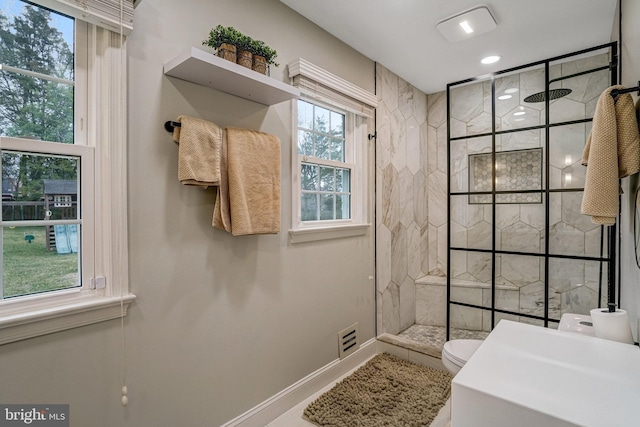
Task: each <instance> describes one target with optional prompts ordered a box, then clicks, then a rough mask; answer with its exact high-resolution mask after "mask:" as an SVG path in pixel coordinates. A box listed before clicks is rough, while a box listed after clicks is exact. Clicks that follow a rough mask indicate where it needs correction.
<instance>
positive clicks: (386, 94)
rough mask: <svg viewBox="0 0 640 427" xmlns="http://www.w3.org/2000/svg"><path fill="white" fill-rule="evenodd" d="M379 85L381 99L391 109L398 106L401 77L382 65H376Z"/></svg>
mask: <svg viewBox="0 0 640 427" xmlns="http://www.w3.org/2000/svg"><path fill="white" fill-rule="evenodd" d="M376 75H377V76H378V77H379V79H378V83H379V85H378V87H379V88H380V94H381V99H383V100H384V102H385V104H386V105H387V106H388V107H389V110H390V111H393V110H396V109H397V108H398V79H399V77H398V76H397V75H395V74H394V73H392V72H391V71H389V70H388V69H386V68H385V67H382V66H377V67H376Z"/></svg>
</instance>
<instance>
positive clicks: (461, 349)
mask: <svg viewBox="0 0 640 427" xmlns="http://www.w3.org/2000/svg"><path fill="white" fill-rule="evenodd" d="M481 344H482V340H469V339H464V340H451V341H447V342H446V343H444V348H443V349H442V364H443V365H444V367H445V368H447V369H448V370H449V372H451V375H455V374H457V373H458V372H459V371H460V369H462V367H463V366H464V364H465V363H467V361H468V360H469V358H470V357H471V356H472V355H473V353H475V352H476V350H477V349H478V347H480V345H481Z"/></svg>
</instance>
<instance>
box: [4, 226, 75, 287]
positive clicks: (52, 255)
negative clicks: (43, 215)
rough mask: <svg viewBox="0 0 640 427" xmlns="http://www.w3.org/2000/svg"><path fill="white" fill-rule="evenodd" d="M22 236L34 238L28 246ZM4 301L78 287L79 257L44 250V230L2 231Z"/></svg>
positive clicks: (18, 229)
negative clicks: (9, 298)
mask: <svg viewBox="0 0 640 427" xmlns="http://www.w3.org/2000/svg"><path fill="white" fill-rule="evenodd" d="M25 235H33V236H34V240H33V241H32V242H31V243H27V241H26V240H25ZM2 249H3V250H2V253H3V260H2V283H3V287H4V298H8V297H13V296H18V295H26V294H33V293H38V292H46V291H52V290H58V289H66V288H71V287H74V286H77V285H78V283H77V276H78V254H77V253H76V254H65V255H58V253H57V252H56V250H55V248H54V250H52V251H47V248H46V241H45V227H15V228H8V227H5V228H4V229H3V248H2Z"/></svg>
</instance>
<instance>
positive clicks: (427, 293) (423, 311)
mask: <svg viewBox="0 0 640 427" xmlns="http://www.w3.org/2000/svg"><path fill="white" fill-rule="evenodd" d="M446 302H447V288H446V286H439V285H416V323H419V324H421V325H432V326H444V325H445V324H446V316H447V304H446Z"/></svg>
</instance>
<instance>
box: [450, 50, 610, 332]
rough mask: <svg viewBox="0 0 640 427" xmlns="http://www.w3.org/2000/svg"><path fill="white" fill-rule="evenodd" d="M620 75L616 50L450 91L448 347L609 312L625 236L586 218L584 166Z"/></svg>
mask: <svg viewBox="0 0 640 427" xmlns="http://www.w3.org/2000/svg"><path fill="white" fill-rule="evenodd" d="M616 63H617V55H616V45H615V44H607V45H603V46H598V47H595V48H593V49H587V50H584V51H581V52H577V53H574V54H569V55H563V56H561V57H556V58H552V59H549V60H545V61H540V62H538V63H535V64H529V65H525V66H522V67H517V68H514V69H510V70H506V71H503V72H498V73H495V74H493V75H491V76H489V77H487V78H482V79H470V80H466V81H462V82H457V83H452V84H450V85H448V87H447V95H448V96H447V99H448V111H447V113H448V130H449V132H448V138H447V140H448V165H449V174H448V207H449V215H448V230H449V234H448V245H447V246H448V248H447V253H448V257H447V271H446V278H447V307H448V309H447V325H446V326H447V339H450V338H463V337H466V336H467V335H468V333H465V334H460V333H459V332H458V331H460V330H465V331H478V332H489V331H490V330H491V329H492V328H493V327H494V326H495V325H496V324H497V322H498V321H499V320H500V319H504V318H506V319H510V320H516V321H520V322H526V323H533V324H537V325H540V326H545V327H552V328H554V327H557V324H558V322H559V320H560V317H561V316H562V314H563V313H567V312H571V313H580V314H589V310H590V309H592V308H596V307H599V306H606V303H607V301H608V298H609V295H610V293H613V291H614V290H615V289H614V288H613V287H609V283H615V277H614V272H615V268H614V263H613V259H614V258H615V256H614V254H615V240H616V239H615V227H610V228H606V227H603V226H600V225H596V224H593V223H591V220H590V217H588V216H584V215H581V213H580V205H581V201H582V192H583V186H584V179H585V172H586V170H585V167H584V166H582V165H581V157H582V150H583V148H584V144H585V141H586V139H587V136H588V134H589V131H590V129H591V122H592V118H593V113H594V111H595V106H596V102H597V99H598V97H599V96H600V94H601V93H602V91H604V90H605V89H606V88H607V87H609V86H611V85H612V84H615V82H616V69H617V67H616Z"/></svg>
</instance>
